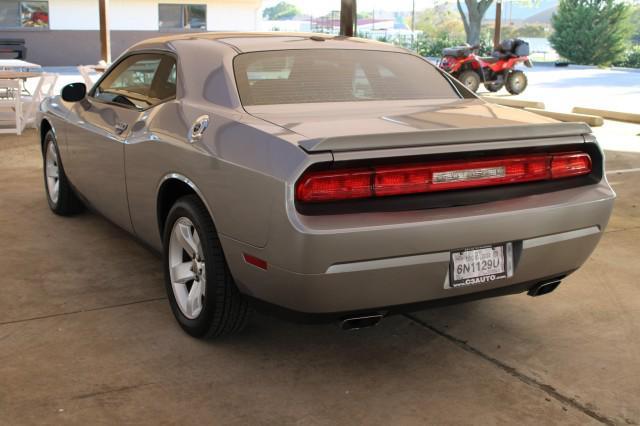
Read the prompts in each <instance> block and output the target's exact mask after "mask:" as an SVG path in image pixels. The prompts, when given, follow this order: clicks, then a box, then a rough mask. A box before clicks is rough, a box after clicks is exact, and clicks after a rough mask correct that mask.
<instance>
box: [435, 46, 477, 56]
mask: <svg viewBox="0 0 640 426" xmlns="http://www.w3.org/2000/svg"><path fill="white" fill-rule="evenodd" d="M472 51H473V48H472V47H471V46H456V47H447V48H446V49H444V50H442V56H453V57H454V58H466V57H467V56H469V55H471V52H472Z"/></svg>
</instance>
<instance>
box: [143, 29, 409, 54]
mask: <svg viewBox="0 0 640 426" xmlns="http://www.w3.org/2000/svg"><path fill="white" fill-rule="evenodd" d="M183 40H211V41H217V42H220V43H223V44H226V45H228V46H230V47H231V48H233V49H234V50H236V51H237V52H238V53H244V52H257V51H265V50H285V49H362V50H382V51H395V52H406V50H405V49H403V48H399V47H396V46H393V45H390V44H387V43H382V42H379V41H374V40H368V39H363V38H358V37H344V36H333V35H328V34H315V33H287V32H206V33H184V34H175V35H168V36H163V37H155V38H151V39H148V40H144V41H141V42H140V43H137V44H136V45H135V46H134V48H135V49H144V48H147V47H150V46H158V45H166V46H170V45H171V44H172V43H173V42H175V41H183Z"/></svg>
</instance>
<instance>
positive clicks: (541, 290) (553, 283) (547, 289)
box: [527, 279, 562, 297]
mask: <svg viewBox="0 0 640 426" xmlns="http://www.w3.org/2000/svg"><path fill="white" fill-rule="evenodd" d="M561 282H562V280H560V279H554V280H550V281H543V282H541V283H538V284H536V285H535V286H534V287H532V288H530V289H529V291H528V292H527V294H528V295H529V296H532V297H537V296H544V295H545V294H549V293H551V292H552V291H553V290H555V289H556V288H557V287H558V286H559V285H560V283H561Z"/></svg>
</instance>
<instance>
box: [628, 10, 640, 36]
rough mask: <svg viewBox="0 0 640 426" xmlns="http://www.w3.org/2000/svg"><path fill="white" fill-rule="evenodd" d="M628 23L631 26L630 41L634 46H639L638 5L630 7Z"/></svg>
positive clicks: (639, 15) (639, 18) (639, 22)
mask: <svg viewBox="0 0 640 426" xmlns="http://www.w3.org/2000/svg"><path fill="white" fill-rule="evenodd" d="M630 22H631V26H632V30H631V31H632V35H631V41H632V42H633V43H634V44H640V3H638V4H636V5H634V6H633V7H632V9H631V18H630Z"/></svg>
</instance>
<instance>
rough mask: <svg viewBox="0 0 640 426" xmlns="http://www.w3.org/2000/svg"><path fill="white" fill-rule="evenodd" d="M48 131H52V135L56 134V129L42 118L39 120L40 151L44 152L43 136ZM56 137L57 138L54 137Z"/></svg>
mask: <svg viewBox="0 0 640 426" xmlns="http://www.w3.org/2000/svg"><path fill="white" fill-rule="evenodd" d="M49 131H52V132H53V136H54V137H55V136H56V129H55V128H54V127H53V125H52V124H51V122H50V121H49V120H48V119H47V118H43V119H42V121H41V122H40V151H41V152H44V138H45V136H47V133H48V132H49ZM56 139H57V138H56Z"/></svg>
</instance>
